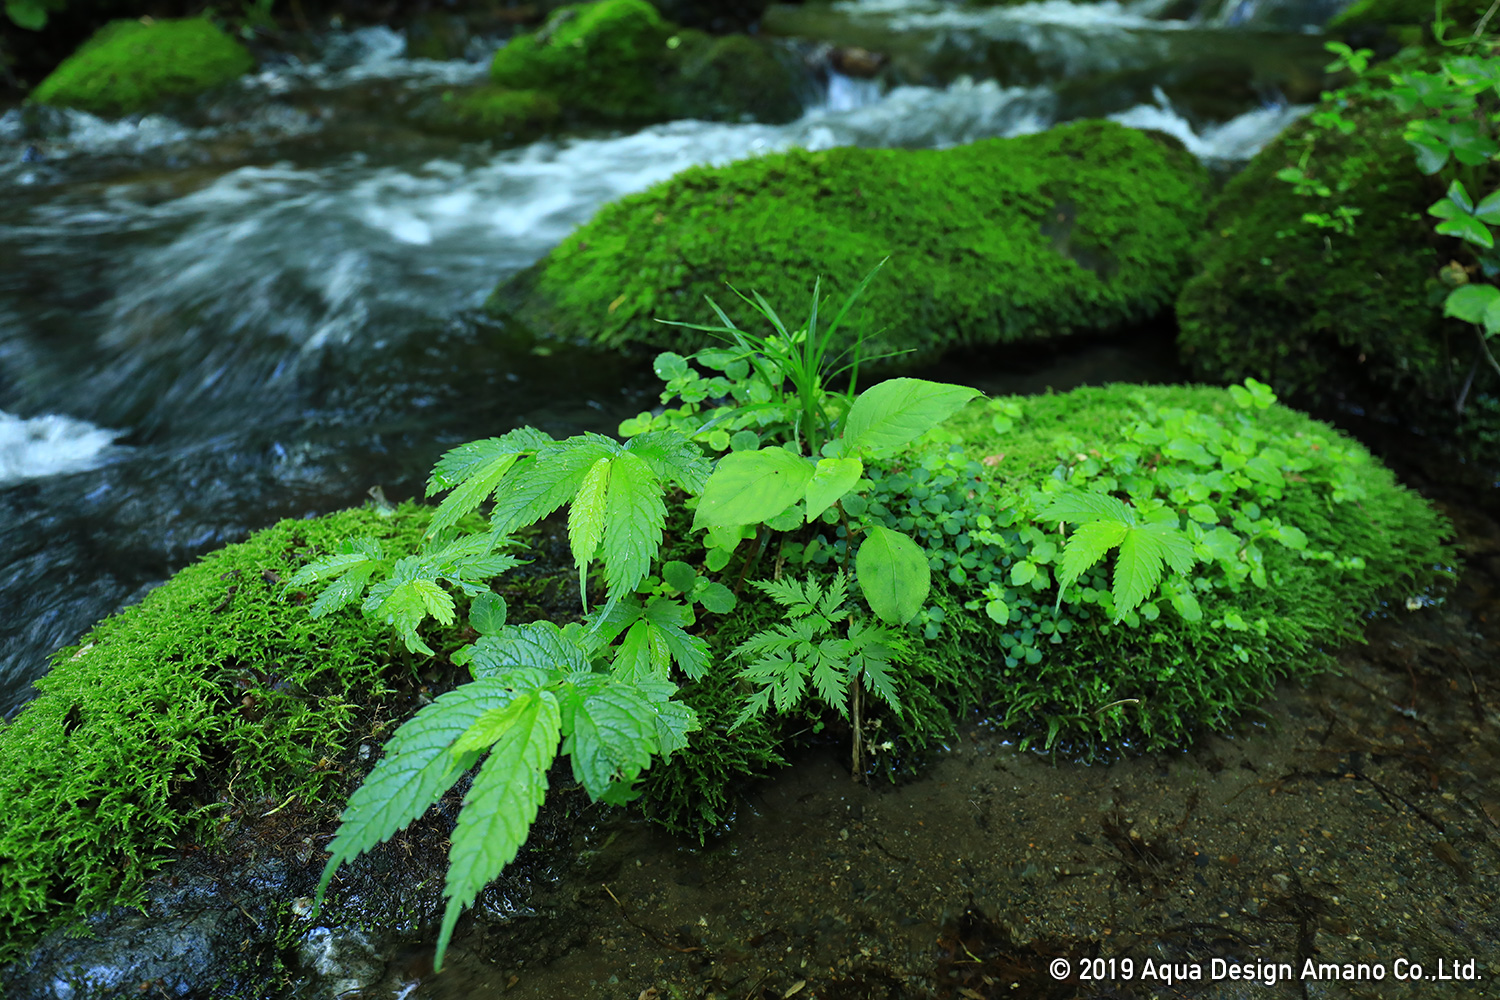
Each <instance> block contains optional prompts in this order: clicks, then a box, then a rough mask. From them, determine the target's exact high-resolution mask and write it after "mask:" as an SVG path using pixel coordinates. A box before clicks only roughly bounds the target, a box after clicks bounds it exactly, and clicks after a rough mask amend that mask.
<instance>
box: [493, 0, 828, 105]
mask: <svg viewBox="0 0 1500 1000" xmlns="http://www.w3.org/2000/svg"><path fill="white" fill-rule="evenodd" d="M490 76H491V79H492V80H493V82H494V83H495V84H496V85H498V86H500V87H505V88H510V89H514V90H537V91H545V92H547V93H550V94H553V95H555V96H556V98H557V100H558V102H559V104H560V105H561V107H562V108H563V110H564V111H565V112H566V113H567V114H568V115H569V116H571V117H574V118H577V119H580V120H602V121H634V122H642V121H660V120H664V119H669V118H682V117H698V118H727V119H731V120H737V119H739V118H741V117H746V116H748V117H753V118H760V119H762V120H767V121H789V120H791V119H792V118H795V117H796V116H797V115H798V114H800V113H801V104H800V101H799V100H798V99H797V93H796V85H795V78H794V77H793V75H792V72H791V70H790V69H789V68H788V67H787V66H785V65H783V64H782V63H781V62H780V61H779V60H778V59H777V58H776V57H775V55H774V53H773V52H772V51H771V50H770V49H769V48H768V47H767V46H766V45H765V43H763V42H760V41H758V40H756V39H752V38H745V37H739V38H724V39H714V38H711V37H710V36H708V35H706V34H704V33H703V32H701V31H696V30H691V29H681V28H679V27H678V26H677V25H675V24H673V23H671V22H669V21H666V20H663V18H662V17H661V15H660V14H659V13H658V12H657V10H656V8H655V7H653V6H652V5H651V4H649V3H647V2H646V0H595V2H593V3H582V4H575V5H573V6H569V7H563V8H561V9H559V10H557V11H556V12H554V13H553V14H552V16H551V17H549V18H548V19H547V21H546V23H545V24H543V25H542V26H541V27H540V28H538V29H537V30H536V31H533V32H528V33H525V34H521V35H517V36H516V37H515V38H513V39H511V40H510V41H509V42H508V43H507V44H506V45H505V46H504V47H503V48H501V49H500V50H499V51H498V52H496V53H495V58H494V61H493V62H492V63H491V65H490Z"/></svg>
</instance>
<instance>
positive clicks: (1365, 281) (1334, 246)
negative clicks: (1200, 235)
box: [1177, 106, 1496, 421]
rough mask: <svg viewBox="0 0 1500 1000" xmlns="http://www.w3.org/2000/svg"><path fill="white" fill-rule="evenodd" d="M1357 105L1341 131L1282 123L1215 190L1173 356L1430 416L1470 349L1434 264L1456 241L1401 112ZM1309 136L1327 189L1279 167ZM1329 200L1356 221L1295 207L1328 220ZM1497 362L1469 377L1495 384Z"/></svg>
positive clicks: (1464, 368) (1318, 397)
mask: <svg viewBox="0 0 1500 1000" xmlns="http://www.w3.org/2000/svg"><path fill="white" fill-rule="evenodd" d="M1354 121H1355V125H1356V127H1355V129H1354V130H1353V131H1352V132H1351V133H1350V134H1348V135H1344V134H1342V133H1340V132H1337V131H1334V130H1320V129H1316V128H1313V127H1312V126H1310V125H1308V124H1307V123H1305V122H1304V123H1299V124H1298V125H1296V126H1293V128H1292V129H1290V130H1289V131H1288V132H1287V133H1286V134H1285V135H1283V136H1282V137H1280V138H1278V139H1277V140H1276V141H1275V142H1273V143H1272V144H1271V145H1269V146H1268V147H1266V149H1265V150H1263V151H1262V152H1261V153H1260V154H1259V155H1258V156H1257V157H1256V158H1255V159H1254V160H1253V161H1251V163H1250V165H1249V166H1248V167H1246V169H1245V170H1244V172H1243V173H1241V174H1240V175H1239V176H1237V177H1236V178H1234V180H1233V181H1231V182H1230V183H1229V185H1228V186H1227V187H1226V188H1225V190H1224V192H1223V193H1222V195H1221V196H1220V197H1219V198H1218V199H1217V201H1216V202H1215V203H1214V204H1213V206H1212V209H1211V214H1210V223H1209V227H1208V229H1209V231H1208V236H1207V238H1206V239H1205V241H1204V243H1203V244H1202V246H1201V247H1200V251H1199V256H1200V258H1201V260H1202V266H1201V270H1200V271H1199V273H1198V274H1197V275H1196V276H1195V277H1194V278H1193V279H1192V281H1190V282H1189V283H1188V285H1187V287H1186V288H1185V289H1184V290H1183V293H1182V296H1181V299H1180V300H1179V302H1178V306H1177V315H1178V320H1179V323H1180V327H1181V333H1180V338H1179V345H1180V347H1181V352H1182V356H1183V358H1184V360H1185V361H1186V362H1187V363H1188V364H1189V365H1190V366H1191V367H1192V369H1193V371H1194V372H1195V374H1197V375H1198V376H1199V377H1201V378H1204V379H1208V380H1213V381H1225V382H1232V381H1237V380H1239V379H1242V378H1244V377H1246V376H1247V375H1249V376H1254V377H1256V378H1259V379H1263V380H1265V381H1267V382H1269V383H1271V384H1272V385H1273V386H1275V388H1276V390H1277V392H1279V393H1281V394H1283V395H1287V396H1294V397H1295V398H1297V399H1300V400H1303V401H1306V402H1308V403H1310V404H1311V403H1327V404H1331V403H1334V402H1336V401H1338V400H1341V399H1342V400H1349V401H1352V402H1354V403H1357V404H1359V405H1361V406H1364V407H1367V408H1381V409H1384V410H1386V411H1387V412H1389V413H1392V414H1394V415H1397V416H1400V417H1403V418H1405V419H1408V420H1411V419H1416V420H1424V418H1427V417H1431V418H1433V419H1434V420H1436V421H1442V420H1444V419H1445V418H1444V417H1443V416H1442V414H1443V412H1444V411H1445V410H1446V411H1451V409H1452V402H1453V399H1454V396H1455V387H1456V386H1459V385H1461V384H1462V383H1463V381H1464V379H1465V377H1466V375H1467V374H1468V370H1469V367H1470V364H1471V362H1472V360H1473V358H1474V348H1473V335H1472V331H1471V330H1470V329H1469V328H1466V327H1465V326H1464V324H1461V323H1458V322H1456V321H1452V320H1444V319H1443V317H1442V313H1441V305H1442V300H1443V297H1444V295H1445V294H1446V289H1445V288H1444V287H1443V285H1442V284H1441V282H1440V280H1439V278H1440V273H1441V271H1442V269H1443V267H1444V266H1445V265H1446V264H1447V263H1448V261H1449V260H1450V259H1451V258H1452V257H1453V256H1456V255H1460V251H1459V247H1458V244H1457V241H1454V240H1450V239H1447V238H1444V237H1439V236H1436V235H1435V234H1434V233H1433V229H1432V226H1433V220H1432V219H1431V218H1430V217H1428V216H1427V214H1426V213H1427V208H1428V206H1429V205H1431V204H1432V203H1433V202H1434V201H1436V200H1437V199H1438V198H1440V197H1441V196H1442V186H1441V183H1440V182H1438V181H1436V180H1435V179H1433V178H1428V177H1424V176H1422V175H1421V174H1420V173H1418V171H1417V169H1416V166H1415V164H1414V162H1413V158H1412V153H1411V149H1410V147H1409V146H1408V145H1407V144H1406V143H1405V142H1404V141H1403V140H1402V138H1401V135H1402V129H1403V124H1404V121H1403V118H1402V116H1401V115H1399V114H1397V113H1395V112H1393V111H1391V110H1390V109H1388V108H1387V107H1384V106H1377V107H1369V108H1366V109H1364V110H1361V111H1358V112H1356V113H1355V118H1354ZM1309 138H1310V139H1311V141H1312V149H1311V153H1310V155H1309V158H1308V161H1307V162H1308V164H1309V169H1310V170H1311V171H1312V172H1313V173H1314V174H1315V175H1316V176H1317V177H1319V178H1320V179H1321V180H1322V181H1323V182H1324V183H1325V184H1327V185H1328V187H1329V188H1330V191H1331V194H1330V195H1329V196H1328V197H1326V198H1315V197H1305V196H1301V195H1299V194H1297V192H1296V191H1295V190H1294V189H1293V188H1292V186H1291V185H1289V184H1287V183H1284V182H1282V181H1280V180H1278V179H1277V178H1276V173H1277V171H1279V170H1282V169H1283V168H1287V167H1295V166H1296V165H1297V164H1298V163H1299V162H1300V161H1301V157H1302V156H1303V154H1304V151H1305V149H1306V147H1305V146H1304V142H1305V141H1306V140H1307V139H1309ZM1340 207H1343V208H1346V209H1352V210H1355V211H1357V212H1358V214H1357V215H1355V216H1354V217H1353V228H1352V231H1348V232H1338V231H1336V230H1334V229H1331V228H1327V227H1326V226H1323V227H1320V226H1319V225H1317V224H1316V223H1313V222H1309V221H1306V220H1305V219H1304V216H1305V215H1308V214H1311V215H1315V216H1316V215H1322V216H1328V217H1330V218H1329V221H1332V217H1333V216H1334V215H1335V213H1336V212H1337V211H1338V209H1339V208H1340ZM1493 375H1494V373H1493V372H1491V371H1489V370H1488V366H1485V365H1481V366H1480V369H1479V371H1478V372H1477V373H1476V381H1475V385H1474V387H1473V388H1474V392H1477V393H1480V394H1483V393H1489V394H1491V395H1493V394H1494V393H1495V392H1496V381H1495V379H1494V377H1493ZM1474 392H1471V396H1472V395H1474Z"/></svg>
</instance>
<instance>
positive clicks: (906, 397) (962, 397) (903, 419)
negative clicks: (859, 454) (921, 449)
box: [843, 378, 980, 458]
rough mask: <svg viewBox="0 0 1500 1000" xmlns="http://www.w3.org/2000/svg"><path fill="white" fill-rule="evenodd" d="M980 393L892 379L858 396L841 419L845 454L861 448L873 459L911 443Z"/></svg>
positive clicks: (923, 382)
mask: <svg viewBox="0 0 1500 1000" xmlns="http://www.w3.org/2000/svg"><path fill="white" fill-rule="evenodd" d="M979 394H980V392H979V390H978V389H971V388H969V387H968V386H961V385H945V384H943V383H941V382H928V381H926V380H925V379H916V378H893V379H890V380H889V381H886V382H881V383H880V384H879V385H876V386H872V387H870V388H869V389H866V390H865V391H864V392H862V393H860V394H859V398H858V399H856V400H855V401H854V405H853V406H852V407H850V408H849V414H848V416H846V417H845V418H844V434H843V440H844V453H845V454H850V453H852V452H853V451H854V450H855V449H856V448H864V449H866V450H867V451H868V453H869V454H870V455H871V456H872V457H876V458H879V457H882V456H885V455H890V454H892V453H894V452H895V451H896V450H897V449H899V448H901V447H902V446H903V445H906V444H910V443H911V442H912V441H915V440H916V439H917V438H919V437H921V436H922V435H923V434H925V433H927V432H928V431H929V430H931V429H932V428H934V427H936V426H937V425H938V424H940V423H942V422H943V421H944V420H946V419H947V418H948V417H950V416H952V415H953V414H954V413H956V412H957V411H958V410H959V409H960V408H961V407H962V406H963V405H964V404H965V403H967V402H968V401H969V400H971V399H973V398H974V397H975V396H978V395H979Z"/></svg>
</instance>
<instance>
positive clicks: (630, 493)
mask: <svg viewBox="0 0 1500 1000" xmlns="http://www.w3.org/2000/svg"><path fill="white" fill-rule="evenodd" d="M666 523H667V508H666V505H665V504H663V503H662V484H661V480H660V479H658V478H656V474H655V473H654V472H652V471H651V467H650V466H648V465H647V464H646V463H645V462H644V461H642V459H641V458H640V457H639V456H637V455H635V454H633V453H631V452H628V451H627V452H624V453H622V454H620V455H619V456H618V457H617V458H616V459H615V462H614V466H613V470H612V472H611V474H610V484H609V496H608V498H607V499H606V501H605V506H604V543H603V544H604V549H603V558H604V582H605V583H606V584H607V585H608V586H609V593H610V595H611V597H617V596H619V595H622V594H629V593H631V592H633V591H634V590H635V588H636V587H637V586H639V585H640V582H641V581H642V580H644V579H645V578H646V574H647V573H649V572H650V571H651V563H652V561H653V560H654V559H655V558H656V553H657V552H658V551H659V550H660V549H661V538H662V529H663V528H664V527H665V526H666Z"/></svg>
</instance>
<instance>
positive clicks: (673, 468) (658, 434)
mask: <svg viewBox="0 0 1500 1000" xmlns="http://www.w3.org/2000/svg"><path fill="white" fill-rule="evenodd" d="M625 450H626V451H627V452H629V453H630V454H632V455H636V456H638V457H639V458H640V459H641V461H643V462H645V463H646V465H647V466H648V467H649V468H650V469H651V471H652V472H653V473H654V474H655V475H656V477H657V478H658V479H660V480H662V481H663V482H673V483H676V484H677V485H678V486H680V487H682V490H683V492H685V493H687V494H688V495H689V496H697V495H698V494H699V493H702V492H703V487H704V485H705V484H706V483H707V482H708V475H709V472H710V469H711V466H710V465H709V461H708V459H707V458H706V457H704V454H703V449H702V448H699V447H698V446H697V445H696V444H694V443H693V442H692V441H690V440H688V439H687V438H686V437H683V436H682V435H681V434H679V433H678V432H677V431H651V432H649V433H646V434H637V435H636V436H635V437H633V438H631V439H630V440H629V441H628V442H626V444H625Z"/></svg>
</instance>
